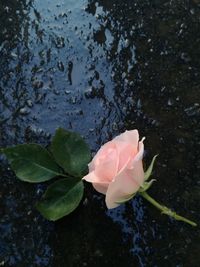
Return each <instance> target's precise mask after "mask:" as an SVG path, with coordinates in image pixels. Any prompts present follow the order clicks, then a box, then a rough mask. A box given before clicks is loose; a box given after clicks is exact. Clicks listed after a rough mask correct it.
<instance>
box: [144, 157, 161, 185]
mask: <svg viewBox="0 0 200 267" xmlns="http://www.w3.org/2000/svg"><path fill="white" fill-rule="evenodd" d="M157 156H158V155H155V156H154V157H153V159H152V161H151V164H150V165H149V167H148V169H147V170H146V172H145V174H144V180H145V181H147V180H148V179H149V177H150V176H151V173H152V171H153V166H154V163H155V160H156V158H157Z"/></svg>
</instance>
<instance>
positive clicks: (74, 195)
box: [36, 179, 84, 221]
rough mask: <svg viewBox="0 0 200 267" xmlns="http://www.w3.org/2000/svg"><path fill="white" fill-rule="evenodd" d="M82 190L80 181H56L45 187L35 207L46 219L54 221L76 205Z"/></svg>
mask: <svg viewBox="0 0 200 267" xmlns="http://www.w3.org/2000/svg"><path fill="white" fill-rule="evenodd" d="M83 191H84V187H83V182H82V181H78V182H77V181H75V180H74V179H71V180H70V179H62V180H59V181H56V182H55V183H53V184H52V185H50V186H49V187H48V188H47V191H46V192H45V194H44V196H43V198H42V199H41V201H40V202H39V203H38V204H37V205H36V207H37V209H38V210H39V212H40V213H41V214H42V215H43V216H44V217H45V218H46V219H48V220H50V221H56V220H58V219H60V218H62V217H64V216H66V215H68V214H69V213H71V212H72V211H73V210H75V209H76V208H77V207H78V205H79V203H80V201H81V199H82V197H83Z"/></svg>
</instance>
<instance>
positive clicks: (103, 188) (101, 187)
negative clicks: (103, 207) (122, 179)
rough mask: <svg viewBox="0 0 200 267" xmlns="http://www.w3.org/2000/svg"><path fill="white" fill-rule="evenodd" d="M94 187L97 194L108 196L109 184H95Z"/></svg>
mask: <svg viewBox="0 0 200 267" xmlns="http://www.w3.org/2000/svg"><path fill="white" fill-rule="evenodd" d="M92 185H93V187H94V189H95V190H96V191H97V192H99V193H102V194H104V195H105V194H106V192H107V190H108V186H109V184H103V183H102V184H96V183H93V184H92Z"/></svg>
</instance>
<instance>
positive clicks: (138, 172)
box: [106, 161, 144, 209]
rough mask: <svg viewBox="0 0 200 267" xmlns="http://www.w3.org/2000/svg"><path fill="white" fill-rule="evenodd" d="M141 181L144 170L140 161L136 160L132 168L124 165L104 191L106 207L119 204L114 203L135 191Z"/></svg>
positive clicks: (109, 207) (110, 207)
mask: <svg viewBox="0 0 200 267" xmlns="http://www.w3.org/2000/svg"><path fill="white" fill-rule="evenodd" d="M127 165H128V163H127ZM142 181H144V171H143V168H142V162H141V161H140V162H137V164H136V165H135V166H134V168H132V169H128V168H127V166H125V168H124V169H123V170H122V171H121V172H120V173H119V174H118V175H117V176H116V178H115V181H113V182H111V183H110V184H109V186H108V190H107V193H106V205H107V207H108V209H112V208H115V207H117V206H119V204H117V203H116V202H117V201H121V200H123V199H126V198H127V197H128V196H129V195H130V194H133V193H135V192H137V191H138V189H139V187H140V185H141V182H142Z"/></svg>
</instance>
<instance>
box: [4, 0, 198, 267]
mask: <svg viewBox="0 0 200 267" xmlns="http://www.w3.org/2000/svg"><path fill="white" fill-rule="evenodd" d="M199 29H200V2H199V1H198V0H193V1H179V0H176V1H173V0H172V1H164V0H163V1H162V0H159V1H156V0H154V1H145V0H144V1H139V0H138V1H131V0H124V1H119V0H118V1H117V0H115V1H113V0H109V1H108V0H106V1H87V0H82V1H81V0H76V1H74V0H65V1H64V0H63V1H60V0H58V1H50V0H49V1H48V0H43V1H39V0H35V1H34V0H30V1H25V0H24V1H23V0H21V1H20V0H18V1H17V0H9V1H6V0H2V1H1V3H0V146H8V145H14V144H18V143H23V142H36V143H40V144H43V145H47V144H48V143H49V140H50V138H51V136H52V134H53V133H54V131H55V128H56V127H59V126H60V127H64V128H66V129H70V130H73V131H77V132H79V133H81V134H82V135H83V136H84V137H85V139H86V140H87V141H88V143H89V144H90V147H91V149H92V150H93V151H96V150H97V149H98V148H99V147H100V146H101V144H103V143H104V142H106V141H107V140H109V139H111V138H112V137H114V136H115V135H117V134H119V133H120V132H123V131H124V130H125V129H134V128H137V129H139V131H140V134H141V136H146V141H145V148H146V153H145V155H146V156H145V162H146V163H149V162H150V159H151V158H152V157H153V155H154V154H157V153H158V154H159V158H158V161H157V164H156V167H155V171H154V177H155V178H157V182H156V183H155V184H154V186H153V188H152V189H151V190H150V193H151V195H152V196H154V197H155V198H156V199H159V200H160V201H161V202H163V203H165V204H166V205H168V206H169V207H171V208H173V209H175V210H176V211H178V212H179V213H180V214H183V215H185V216H186V217H188V218H191V219H194V220H195V221H197V222H199V219H200V217H199V208H200V204H199V203H200V190H199V189H200V179H199V177H200V60H199V58H200V31H199ZM0 166H1V167H0V173H1V177H0V180H1V188H0V236H1V238H0V266H16V267H27V266H28V267H32V266H42V267H43V266H49V267H51V266H52V267H66V266H67V267H77V266H78V267H79V266H80V267H82V266H88V267H92V266H109V267H110V266H116V267H117V266H119V267H124V266H126V267H129V266H130V267H132V266H137V267H143V266H147V267H161V266H162V267H165V266H172V267H198V266H200V255H199V248H200V247H199V244H200V242H199V241H200V231H199V227H198V228H196V229H194V228H192V227H190V226H188V225H186V224H183V223H181V222H175V221H173V220H171V219H169V218H167V217H165V216H161V215H160V214H159V212H158V211H157V210H155V209H154V208H153V207H150V205H148V204H147V203H146V202H145V201H144V200H142V199H141V198H139V197H137V198H135V199H134V200H133V201H130V202H129V203H127V204H126V205H122V206H121V207H119V208H117V209H115V210H112V211H106V207H105V204H104V197H103V196H102V195H100V194H97V193H96V192H94V191H93V189H92V188H91V186H90V185H86V193H85V197H84V199H83V203H82V204H81V205H80V207H79V208H78V210H77V211H75V212H74V213H73V214H71V215H70V216H69V217H67V218H64V219H63V220H61V221H58V222H57V223H50V222H47V221H46V220H45V219H43V218H42V217H41V216H40V215H39V214H38V213H37V211H36V210H35V209H34V203H35V201H36V200H37V199H38V198H39V196H40V195H41V194H42V191H43V190H44V186H43V185H41V186H33V185H29V184H26V183H22V182H20V181H17V180H16V179H15V177H14V175H13V173H12V172H11V170H10V169H9V167H8V165H7V163H6V161H5V159H4V158H3V157H1V164H0Z"/></svg>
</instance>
